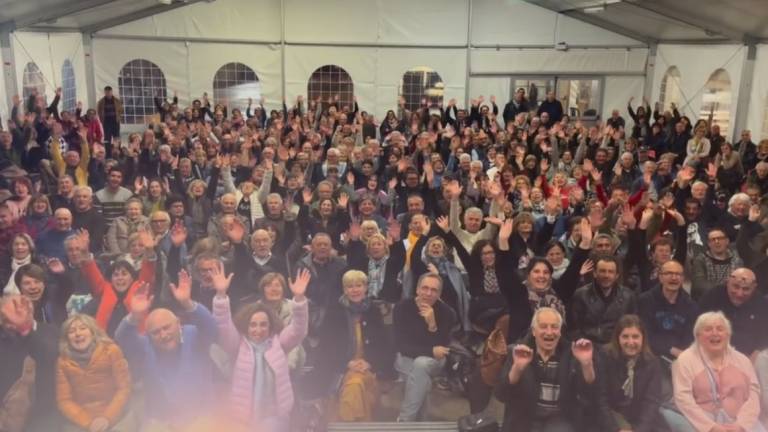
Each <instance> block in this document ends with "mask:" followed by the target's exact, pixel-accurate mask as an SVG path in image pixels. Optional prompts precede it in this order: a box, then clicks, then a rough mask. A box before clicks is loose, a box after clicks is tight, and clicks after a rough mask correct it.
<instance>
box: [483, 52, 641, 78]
mask: <svg viewBox="0 0 768 432" xmlns="http://www.w3.org/2000/svg"><path fill="white" fill-rule="evenodd" d="M647 56H648V50H647V49H631V50H627V49H594V50H591V49H576V50H570V51H554V50H547V49H525V50H520V49H507V50H505V49H502V50H494V49H474V50H472V63H471V64H472V73H510V74H525V73H528V74H542V73H557V72H566V73H567V72H573V73H611V72H614V73H615V72H637V73H642V72H644V71H645V63H646V59H647Z"/></svg>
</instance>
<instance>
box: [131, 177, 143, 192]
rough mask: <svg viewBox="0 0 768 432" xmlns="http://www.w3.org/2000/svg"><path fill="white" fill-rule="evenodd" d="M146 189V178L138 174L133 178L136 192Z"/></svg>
mask: <svg viewBox="0 0 768 432" xmlns="http://www.w3.org/2000/svg"><path fill="white" fill-rule="evenodd" d="M142 189H144V178H143V177H142V176H136V178H135V179H134V180H133V190H134V192H135V193H137V194H140V193H141V191H142Z"/></svg>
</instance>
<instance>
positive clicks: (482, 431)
mask: <svg viewBox="0 0 768 432" xmlns="http://www.w3.org/2000/svg"><path fill="white" fill-rule="evenodd" d="M457 426H458V429H459V432H498V430H499V422H497V421H496V419H495V418H493V417H492V416H490V415H488V414H484V413H478V414H470V415H465V416H463V417H460V418H459V421H458V422H457Z"/></svg>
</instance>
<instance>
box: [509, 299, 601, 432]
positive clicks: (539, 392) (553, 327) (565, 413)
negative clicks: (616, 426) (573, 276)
mask: <svg viewBox="0 0 768 432" xmlns="http://www.w3.org/2000/svg"><path fill="white" fill-rule="evenodd" d="M562 325H563V317H562V316H561V315H560V313H559V312H557V311H556V310H555V309H552V308H548V307H543V308H539V309H537V310H536V313H535V314H534V315H533V320H532V321H531V333H532V337H526V338H525V340H524V341H523V343H520V344H517V345H514V346H510V348H509V355H508V356H507V364H506V365H505V366H504V368H503V370H502V375H501V377H502V378H501V382H500V383H499V385H498V386H497V387H496V397H497V398H498V399H499V400H500V401H502V402H504V405H505V409H504V424H503V426H502V431H504V432H518V431H520V432H522V431H534V430H535V431H542V432H553V431H558V432H574V431H582V430H595V429H594V428H590V427H587V426H588V425H587V424H585V422H584V419H585V416H584V412H585V409H590V408H591V409H594V408H595V407H597V405H598V403H599V402H600V401H601V400H603V398H601V397H600V389H599V387H598V384H597V383H596V373H595V366H594V363H593V346H592V343H591V342H590V341H588V340H586V339H580V340H578V341H576V342H574V343H573V344H571V346H570V347H569V346H568V344H567V343H565V341H563V340H562V338H561V333H560V332H561V329H562ZM591 426H595V425H591Z"/></svg>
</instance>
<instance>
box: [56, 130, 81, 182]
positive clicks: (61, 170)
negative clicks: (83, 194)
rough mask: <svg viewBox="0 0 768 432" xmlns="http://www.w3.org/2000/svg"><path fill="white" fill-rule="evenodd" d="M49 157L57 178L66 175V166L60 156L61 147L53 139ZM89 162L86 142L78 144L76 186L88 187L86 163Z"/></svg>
mask: <svg viewBox="0 0 768 432" xmlns="http://www.w3.org/2000/svg"><path fill="white" fill-rule="evenodd" d="M51 157H52V158H53V163H54V166H55V167H56V171H57V173H58V175H59V177H61V176H63V175H64V174H66V173H67V165H66V163H65V162H64V157H63V156H62V155H61V147H60V146H59V142H58V140H57V139H56V138H55V137H54V138H53V142H52V143H51ZM90 160H91V149H90V148H89V146H88V143H87V142H83V143H82V144H80V164H78V165H77V168H75V184H76V185H78V186H88V162H90Z"/></svg>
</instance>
